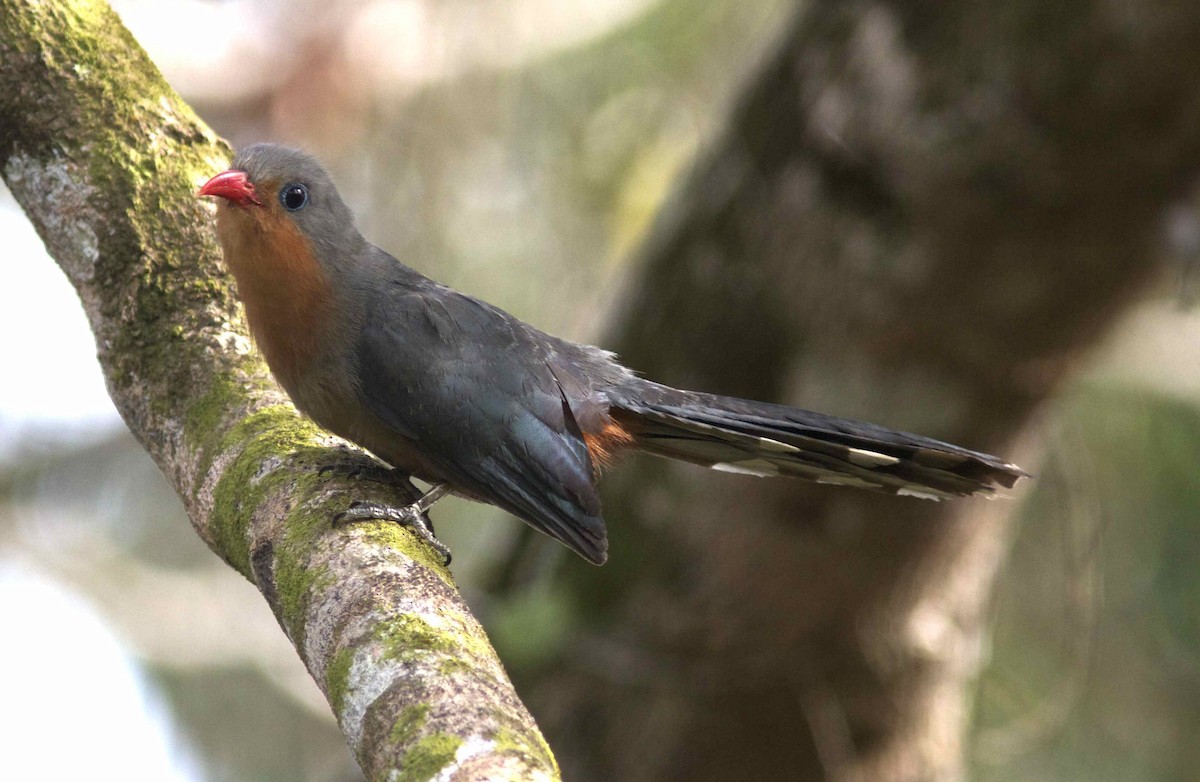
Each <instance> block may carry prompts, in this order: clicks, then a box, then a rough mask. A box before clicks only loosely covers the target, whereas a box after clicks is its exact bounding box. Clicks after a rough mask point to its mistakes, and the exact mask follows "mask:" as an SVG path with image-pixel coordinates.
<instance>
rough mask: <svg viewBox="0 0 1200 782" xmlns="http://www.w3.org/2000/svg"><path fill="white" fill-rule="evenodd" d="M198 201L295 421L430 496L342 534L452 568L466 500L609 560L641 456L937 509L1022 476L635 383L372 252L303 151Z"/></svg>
mask: <svg viewBox="0 0 1200 782" xmlns="http://www.w3.org/2000/svg"><path fill="white" fill-rule="evenodd" d="M197 195H198V196H215V197H216V201H217V209H216V236H217V239H218V242H219V244H220V247H221V250H222V254H223V256H224V262H225V264H226V266H227V267H228V269H229V270H230V271H231V272H232V274H233V277H234V280H235V282H236V286H237V291H238V296H239V298H240V299H241V301H242V303H243V305H244V308H245V313H246V319H247V322H248V324H249V327H250V332H251V335H252V337H253V339H254V342H255V343H256V345H257V346H258V348H259V349H260V350H261V352H262V354H263V356H264V357H265V359H266V362H267V365H268V366H269V368H270V370H271V372H272V374H273V375H274V377H275V378H276V380H277V381H278V382H279V384H280V385H281V386H282V387H283V389H284V390H285V391H286V392H287V394H288V395H289V396H290V398H291V400H292V401H293V403H294V404H295V406H296V408H297V409H299V410H300V411H301V412H302V413H304V414H305V415H307V416H308V417H309V418H311V419H312V420H313V421H314V422H316V423H317V424H318V425H320V426H321V427H323V428H324V429H327V430H329V431H330V432H333V433H334V434H337V435H339V436H341V437H343V438H345V439H347V440H350V441H351V442H353V443H356V444H358V445H359V446H362V447H363V448H365V449H366V450H367V451H370V452H371V453H372V454H374V455H375V456H377V457H378V458H379V459H380V460H382V461H383V462H384V463H386V465H388V467H387V468H382V469H385V470H391V471H394V473H395V474H399V475H403V476H405V478H404V479H405V480H407V477H408V476H414V477H416V478H419V479H421V480H422V481H424V482H426V483H428V484H430V486H431V488H430V489H429V491H428V492H426V493H425V494H424V495H422V496H421V497H420V499H418V500H417V501H416V502H414V503H412V504H411V505H408V506H405V507H402V508H394V507H391V506H388V505H384V504H381V503H364V502H358V503H354V504H353V505H351V507H350V509H349V510H348V511H347V512H346V513H344V514H341V515H340V517H339V519H338V520H339V521H342V522H347V521H362V520H392V521H396V522H399V523H401V524H405V525H407V526H410V527H411V528H412V529H413V531H414V533H416V534H417V535H418V536H419V537H421V538H422V539H423V540H425V541H426V542H428V543H429V544H430V545H431V546H434V548H436V549H437V550H438V551H439V552H440V553H441V554H442V555H443V556H444V557H445V558H446V562H447V563H448V562H449V555H450V552H449V550H448V549H447V548H446V547H445V546H443V545H442V544H441V542H440V541H438V539H437V538H436V537H435V536H434V534H433V530H432V525H431V524H430V523H429V522H428V519H427V517H426V516H425V514H426V512H427V511H428V509H429V508H430V507H431V506H432V505H433V503H434V502H436V501H437V500H438V499H440V498H441V497H443V496H445V495H446V494H454V495H458V496H461V497H465V498H468V499H471V500H476V501H480V502H485V503H490V504H492V505H495V506H498V507H500V508H502V509H504V510H506V511H508V512H510V513H512V514H513V515H515V516H517V517H518V518H520V519H522V520H524V521H525V522H527V523H528V524H530V525H532V526H533V527H534V528H535V529H537V530H539V531H541V532H543V533H545V534H547V535H549V536H550V537H552V538H554V539H556V540H558V541H559V542H561V543H563V544H565V545H566V546H567V547H568V548H570V549H571V550H572V551H574V552H575V553H577V554H579V555H580V556H582V557H583V558H584V559H585V560H587V561H588V562H591V563H593V564H596V565H601V564H603V563H604V562H605V560H606V559H607V556H608V532H607V528H606V525H605V521H604V517H603V514H602V509H601V503H600V496H599V493H598V490H597V481H598V478H599V477H600V474H601V472H602V470H604V469H606V468H608V467H610V466H611V465H612V464H613V463H614V462H615V461H616V460H617V459H618V458H619V457H621V456H623V455H625V454H626V453H628V452H630V451H641V452H645V453H649V454H653V455H656V456H662V457H668V458H671V459H676V460H681V461H684V462H691V463H693V464H697V465H701V466H703V467H708V468H712V469H714V470H719V471H724V472H730V473H741V474H745V475H750V476H759V477H767V476H791V477H797V478H804V479H808V480H811V481H816V482H817V483H824V484H834V485H839V486H851V487H859V488H864V489H872V490H875V491H881V492H887V493H891V494H894V495H901V496H903V495H908V496H912V497H918V498H925V499H948V498H954V497H963V496H968V495H974V494H981V495H987V496H995V495H997V494H1003V491H1002V490H1004V489H1011V488H1012V487H1013V486H1014V484H1015V483H1016V482H1017V481H1018V480H1019V479H1020V478H1023V477H1026V476H1027V473H1026V472H1024V471H1023V470H1022V469H1021V468H1020V467H1018V466H1017V465H1015V464H1013V463H1011V462H1008V461H1006V460H1004V459H1001V458H999V457H996V456H992V455H989V454H986V453H980V452H977V451H972V450H968V449H966V448H962V447H959V446H956V445H951V444H949V443H944V442H940V441H938V440H934V439H931V438H928V437H922V436H920V435H915V434H909V433H906V432H900V431H895V430H892V429H888V428H885V427H883V426H879V425H876V424H872V423H866V422H862V421H855V420H850V419H846V418H838V417H835V416H831V415H825V414H822V413H818V412H811V411H807V410H802V409H799V408H795V407H789V406H785V405H781V404H772V403H767V402H756V401H750V400H746V399H737V398H733V397H727V396H719V395H716V394H709V393H703V392H698V391H685V390H681V389H676V388H672V387H670V386H667V385H662V384H660V383H656V382H653V381H651V380H648V379H645V378H642V377H640V376H639V375H637V374H635V373H634V372H633V371H632V370H630V369H628V368H626V367H625V366H623V365H622V364H621V363H620V362H619V361H618V359H617V357H616V356H615V354H613V353H611V352H609V351H607V350H603V349H601V348H598V347H594V346H591V345H585V344H580V343H576V342H572V341H569V340H566V339H561V338H559V337H555V336H552V335H551V334H548V333H546V332H544V331H542V330H540V329H538V328H535V327H534V326H531V325H529V324H527V323H525V322H523V321H521V320H519V319H518V318H516V317H514V316H513V315H510V314H509V313H507V312H505V311H504V310H502V309H500V308H498V307H495V306H493V305H491V304H488V303H487V302H485V301H482V300H481V299H478V298H475V297H472V296H468V295H465V294H463V293H459V292H457V291H455V290H453V289H452V288H450V287H447V286H446V285H443V284H441V283H438V282H436V281H434V280H432V279H430V278H429V277H427V276H425V275H424V274H421V273H420V272H419V271H417V270H416V269H414V268H412V267H410V266H408V265H406V264H404V263H402V262H401V261H399V260H397V259H396V258H395V257H393V256H392V255H390V254H388V253H387V252H385V251H384V250H382V249H380V248H379V247H376V246H375V245H374V244H372V243H371V242H370V241H368V240H367V239H366V238H364V236H363V235H362V234H361V233H360V232H359V230H358V228H357V227H356V226H355V222H354V216H353V214H352V213H351V210H350V208H349V207H348V206H347V205H346V203H345V202H344V201H343V200H342V198H341V196H340V195H339V193H338V191H337V189H336V187H335V185H334V183H333V181H332V179H331V178H330V176H329V174H328V173H327V172H326V171H325V169H324V168H323V167H322V166H321V164H320V163H319V162H318V161H317V160H316V159H315V158H314V157H312V156H310V155H309V154H307V153H305V152H303V151H301V150H298V149H293V148H291V147H287V146H282V145H278V144H272V143H260V144H254V145H252V146H248V147H246V148H244V149H242V150H240V151H239V152H238V154H237V155H235V157H234V159H233V160H232V163H231V166H230V168H229V169H228V170H226V171H223V172H221V173H218V174H216V175H215V176H213V177H212V178H211V179H209V180H208V181H206V182H205V183H204V184H203V185H202V186H201V187H200V189H199V191H198V193H197Z"/></svg>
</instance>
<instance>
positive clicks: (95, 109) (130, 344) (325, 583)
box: [0, 0, 558, 780]
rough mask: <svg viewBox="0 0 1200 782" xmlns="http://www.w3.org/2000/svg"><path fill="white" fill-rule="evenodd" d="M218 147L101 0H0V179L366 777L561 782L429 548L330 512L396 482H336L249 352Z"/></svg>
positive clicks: (341, 449) (122, 405)
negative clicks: (211, 191)
mask: <svg viewBox="0 0 1200 782" xmlns="http://www.w3.org/2000/svg"><path fill="white" fill-rule="evenodd" d="M228 160H229V148H228V146H227V145H226V144H224V143H223V142H222V141H220V140H219V139H217V138H216V137H215V136H214V135H213V134H212V132H211V131H210V130H209V129H208V128H206V127H205V125H204V124H203V123H202V122H201V121H200V120H199V119H198V118H197V117H196V116H195V115H194V114H193V113H192V111H191V110H190V109H189V108H188V107H187V106H186V105H185V104H184V103H183V101H182V100H181V99H180V98H179V96H178V95H176V94H175V93H174V92H173V91H172V90H171V88H170V87H169V86H167V84H166V83H165V82H164V81H163V79H162V77H161V75H160V74H159V73H158V71H157V70H156V69H155V68H154V66H153V65H152V64H151V63H150V62H149V60H148V59H147V58H146V56H145V54H144V53H143V52H142V50H141V49H140V48H139V47H138V45H137V43H136V42H135V41H134V40H133V39H132V37H131V36H130V35H129V34H128V32H127V31H126V30H125V29H124V28H123V27H122V26H121V23H120V21H119V20H118V18H117V17H116V15H115V14H114V13H113V12H112V11H111V9H109V8H108V7H107V5H106V4H104V3H102V2H65V1H63V0H58V1H51V0H43V1H42V2H21V1H19V0H0V166H2V169H3V176H4V179H5V182H6V183H7V184H8V186H9V188H10V189H11V190H12V192H13V194H14V195H15V196H16V198H17V200H18V202H20V204H21V206H22V207H23V208H24V210H25V212H26V214H27V215H28V216H29V218H30V220H31V221H32V222H33V223H34V225H35V226H36V228H37V230H38V232H39V234H40V235H41V237H42V239H43V241H44V242H45V243H46V246H47V248H48V249H49V251H50V253H51V255H53V256H54V258H55V259H56V260H57V261H58V263H59V265H60V266H61V267H62V269H63V271H64V272H65V273H66V274H67V276H68V278H70V280H71V282H72V284H73V285H74V286H75V289H76V291H78V293H79V296H80V299H81V300H82V302H83V306H84V309H85V310H86V312H87V315H88V318H89V320H90V322H91V326H92V329H93V331H94V333H95V335H96V345H97V349H98V351H99V358H100V362H101V364H102V366H103V368H104V373H105V377H106V381H107V383H108V388H109V392H110V394H111V395H112V398H113V401H114V402H115V403H116V405H117V408H118V410H119V411H120V413H121V415H122V416H123V417H124V419H125V421H126V423H127V424H128V425H129V427H130V429H131V430H132V431H133V433H134V435H135V436H136V437H137V438H138V439H139V441H141V443H142V444H143V445H144V446H145V447H146V449H147V450H148V451H149V452H150V454H151V456H153V458H154V460H155V461H156V462H157V464H158V465H159V467H160V468H161V469H162V471H163V473H164V474H165V475H166V477H167V479H168V480H169V481H170V482H171V484H172V485H173V486H174V488H175V490H176V491H177V492H178V494H179V496H180V498H181V499H182V500H183V503H184V505H185V507H186V509H187V511H188V515H189V517H190V518H191V521H192V524H193V525H194V527H195V529H196V532H197V533H198V534H199V535H200V536H201V537H202V538H203V539H204V540H205V542H206V543H208V545H209V546H210V547H211V548H212V550H213V551H214V552H216V553H217V554H218V555H219V556H221V557H222V558H223V559H224V560H225V561H226V562H228V563H229V564H230V565H231V566H232V567H234V568H236V569H237V570H238V571H239V572H241V573H242V574H243V575H245V576H246V577H247V578H248V579H250V580H251V581H252V582H253V583H254V584H256V585H257V586H258V588H259V589H260V590H261V591H262V593H263V596H264V597H265V598H266V600H267V601H268V603H269V604H270V605H271V608H272V609H273V611H274V612H275V615H276V617H277V618H278V619H279V622H280V625H281V626H282V627H283V629H284V631H285V632H286V633H287V635H288V637H289V638H290V639H291V640H292V642H293V643H294V644H295V646H296V650H297V652H298V653H299V654H300V656H301V657H302V659H303V660H304V662H305V664H306V665H307V667H308V670H309V671H310V672H311V673H312V675H313V678H314V679H315V680H316V682H317V684H318V685H320V687H321V688H322V690H323V691H324V692H325V694H326V696H327V697H328V699H329V702H330V705H331V706H332V708H333V710H334V713H335V715H336V716H337V718H338V722H339V724H340V725H341V727H342V730H343V731H344V733H345V734H346V738H347V740H348V741H349V743H350V745H351V748H352V749H353V750H354V753H355V755H356V757H357V758H358V761H359V763H360V764H361V766H362V768H363V770H364V772H365V773H366V775H367V776H368V777H369V778H370V779H403V780H418V779H430V778H433V777H435V776H438V775H441V777H442V778H449V776H450V775H453V778H454V779H455V780H484V779H487V780H494V779H522V780H523V779H556V778H558V769H557V767H556V765H555V761H554V758H553V756H552V755H551V752H550V749H549V747H548V746H547V745H546V743H545V741H544V740H543V739H542V736H541V734H540V733H539V732H538V729H537V726H536V725H535V724H534V722H533V720H532V718H531V717H530V715H529V713H528V712H527V711H526V709H525V707H524V706H523V705H522V703H521V702H520V700H519V699H518V698H517V696H516V694H515V693H514V691H513V689H512V687H511V684H510V683H509V680H508V677H507V675H506V673H505V671H504V669H503V667H502V666H501V664H500V661H499V660H498V658H497V657H496V655H495V652H494V651H493V650H492V648H491V645H490V644H489V642H488V639H487V637H486V636H485V635H484V633H483V631H482V629H481V628H480V626H479V624H478V623H477V622H476V621H475V619H474V618H473V617H472V616H471V614H470V612H469V610H468V609H467V607H466V605H465V603H464V602H463V601H462V598H461V596H460V595H459V593H458V591H457V589H456V587H455V585H454V582H453V579H452V578H451V576H450V574H449V572H448V571H447V570H446V569H445V568H444V567H443V566H442V565H441V563H440V561H439V558H438V557H437V556H436V554H434V553H433V552H430V551H429V550H427V549H426V548H425V547H424V546H423V545H422V544H421V543H419V542H418V541H417V540H416V539H415V538H414V537H413V536H412V535H411V534H410V533H409V532H408V531H406V530H400V529H399V528H397V527H395V526H393V525H388V524H384V523H370V524H355V525H352V526H350V527H348V528H345V529H335V528H333V527H332V525H331V519H332V518H333V516H334V515H335V514H336V513H337V512H338V511H341V510H344V509H345V508H346V506H347V504H348V503H349V502H350V500H351V499H372V498H374V499H376V500H381V501H390V502H392V503H393V504H395V503H396V502H398V501H401V502H402V501H405V500H407V499H409V498H410V497H411V492H409V493H408V494H407V495H406V494H405V492H403V491H402V490H401V489H398V488H395V487H383V486H376V485H368V484H366V483H361V482H358V481H354V480H352V479H351V478H350V477H348V475H347V471H348V470H349V469H350V468H353V467H355V466H363V465H367V464H370V461H369V459H368V457H367V456H366V455H365V454H363V453H361V452H358V451H354V450H351V449H349V448H348V447H347V446H346V445H345V444H344V443H341V444H339V442H338V441H336V440H335V439H334V438H331V437H329V436H327V435H325V434H323V433H322V432H321V431H320V430H318V429H317V428H315V427H314V426H312V425H311V424H309V423H307V422H305V421H304V420H302V419H301V418H300V417H299V416H298V415H297V414H296V412H295V410H294V408H292V406H291V405H290V404H289V403H288V402H287V400H286V398H284V397H283V395H282V393H281V392H280V391H279V390H278V389H277V387H276V386H275V384H274V383H273V382H272V381H271V379H270V376H269V374H268V373H267V370H266V367H265V366H264V365H263V363H262V361H261V359H259V357H258V356H257V354H256V353H254V352H253V351H252V350H251V349H250V343H249V339H248V337H247V331H246V327H245V322H244V319H243V316H242V313H241V311H240V309H239V307H238V305H237V303H236V299H235V297H234V294H233V288H232V283H231V281H230V278H229V277H228V276H227V274H226V273H225V271H224V269H223V268H221V266H220V265H219V263H218V260H219V257H220V256H219V251H218V249H217V247H216V243H215V240H214V237H213V231H212V222H213V220H212V217H213V215H212V211H211V206H209V205H205V204H202V203H201V202H200V201H199V200H198V199H197V198H196V197H195V190H196V187H197V186H198V185H199V184H200V183H201V182H203V181H204V180H205V179H206V178H207V177H208V176H210V175H212V174H213V173H215V172H217V171H219V170H221V169H223V168H224V167H225V166H226V165H227V162H228ZM9 262H10V263H12V262H19V259H9ZM25 338H36V335H25ZM398 491H399V492H400V495H401V496H397V492H398ZM175 619H176V620H179V621H185V619H184V618H175Z"/></svg>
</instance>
